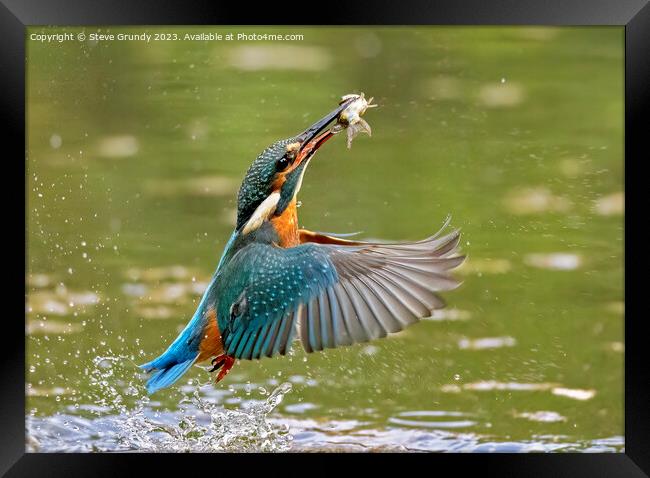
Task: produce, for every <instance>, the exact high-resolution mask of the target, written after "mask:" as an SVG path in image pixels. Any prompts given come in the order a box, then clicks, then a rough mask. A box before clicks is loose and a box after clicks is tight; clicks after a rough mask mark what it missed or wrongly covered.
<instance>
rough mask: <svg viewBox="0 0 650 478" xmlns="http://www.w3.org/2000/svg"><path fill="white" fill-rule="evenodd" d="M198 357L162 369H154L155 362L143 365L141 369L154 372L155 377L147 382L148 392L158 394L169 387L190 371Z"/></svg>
mask: <svg viewBox="0 0 650 478" xmlns="http://www.w3.org/2000/svg"><path fill="white" fill-rule="evenodd" d="M197 357H198V355H197ZM197 357H194V358H191V359H189V360H185V361H184V362H178V363H175V364H169V365H166V366H164V367H162V368H160V369H156V368H154V367H152V364H153V362H150V363H148V364H144V365H141V366H140V367H141V368H143V369H144V370H145V371H147V372H149V371H154V373H153V375H151V378H149V380H148V381H147V392H149V393H150V394H151V393H154V392H157V391H158V390H160V389H162V388H165V387H169V386H170V385H171V384H173V383H174V382H175V381H176V380H178V379H179V378H181V376H182V375H183V374H184V373H185V372H187V371H188V370H189V368H190V367H191V366H192V365H193V364H194V362H195V361H196V359H197ZM154 362H155V361H154Z"/></svg>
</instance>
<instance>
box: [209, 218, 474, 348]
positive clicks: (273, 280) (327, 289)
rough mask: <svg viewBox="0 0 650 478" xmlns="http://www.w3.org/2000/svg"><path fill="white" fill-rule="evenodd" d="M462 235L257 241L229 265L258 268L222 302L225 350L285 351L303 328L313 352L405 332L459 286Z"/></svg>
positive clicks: (305, 344) (305, 342) (305, 343)
mask: <svg viewBox="0 0 650 478" xmlns="http://www.w3.org/2000/svg"><path fill="white" fill-rule="evenodd" d="M459 240H460V233H459V232H458V231H453V232H451V233H449V234H447V235H445V236H442V237H440V232H439V233H438V234H436V235H435V236H432V237H430V238H428V239H425V240H423V241H419V242H412V243H397V244H378V243H359V242H355V243H352V244H351V245H348V244H323V243H305V244H302V245H300V246H297V247H293V248H288V249H282V248H279V247H274V246H270V245H262V244H254V245H250V246H248V247H247V248H246V250H245V251H244V250H242V251H241V255H240V256H239V257H235V258H233V261H231V263H229V264H228V268H230V267H233V271H235V270H237V269H238V268H239V267H241V266H242V265H243V264H248V265H249V267H248V268H247V269H248V271H250V272H249V273H248V274H246V279H245V280H244V281H243V282H242V283H241V293H240V294H239V295H237V298H236V300H235V301H234V302H233V301H230V303H227V304H223V306H220V311H221V314H220V329H221V330H222V340H223V343H224V348H225V351H226V353H227V354H228V355H231V356H233V357H236V358H242V359H253V358H255V359H257V358H261V357H262V356H267V357H271V356H273V355H275V354H278V353H279V354H283V355H284V354H285V353H286V352H287V350H288V348H289V346H290V344H291V341H292V339H293V336H294V333H295V331H296V330H299V335H300V339H301V342H302V345H303V347H304V348H305V350H306V351H307V352H313V351H317V350H323V349H324V348H334V347H338V346H342V345H350V344H353V343H357V342H366V341H368V340H372V339H375V338H378V337H384V336H386V334H388V333H393V332H398V331H400V330H402V329H404V328H405V327H407V326H409V325H411V324H413V323H415V322H417V321H418V320H419V319H421V318H423V317H428V316H430V315H431V313H432V312H433V310H435V309H439V308H441V307H443V306H444V302H443V301H442V299H441V298H440V297H439V296H438V295H437V294H436V292H438V291H443V290H450V289H453V288H455V287H457V286H458V285H459V283H458V282H457V281H456V280H455V279H453V278H452V277H451V276H450V275H449V272H448V271H449V270H450V269H453V268H454V267H456V266H458V265H459V264H460V263H461V262H462V261H463V260H464V256H459V255H458V254H457V247H458V242H459ZM239 270H241V269H239ZM224 275H227V274H226V271H224ZM224 278H225V277H224ZM226 308H228V309H227V310H226ZM222 314H223V315H222ZM224 316H225V317H226V318H225V320H223V322H222V319H221V317H224Z"/></svg>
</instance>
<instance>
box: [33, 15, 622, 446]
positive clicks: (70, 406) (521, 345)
mask: <svg viewBox="0 0 650 478" xmlns="http://www.w3.org/2000/svg"><path fill="white" fill-rule="evenodd" d="M97 31H101V32H102V33H113V34H116V35H117V34H118V33H142V32H145V31H146V32H148V33H150V34H151V35H153V34H155V33H162V32H168V33H176V34H177V35H178V36H179V37H182V36H183V35H184V34H185V33H193V34H197V33H201V32H220V33H223V34H226V33H229V32H246V33H253V32H254V33H260V34H261V33H272V34H277V33H282V34H286V33H292V34H302V35H304V39H303V40H301V41H236V40H235V41H184V40H182V39H179V40H176V41H151V42H150V43H146V42H142V41H105V42H103V41H99V42H98V41H91V40H85V41H67V42H62V43H41V42H37V41H30V40H29V38H28V40H27V52H28V58H27V109H28V111H27V113H28V114H27V133H28V138H27V148H28V157H27V173H28V176H27V178H26V180H27V206H28V217H27V228H28V244H27V254H28V275H27V280H28V283H27V286H26V287H27V289H26V290H27V297H26V340H27V351H28V357H27V361H28V364H27V366H28V369H27V370H26V381H27V383H28V386H27V390H26V393H27V396H28V403H27V410H26V414H27V415H28V416H29V417H31V418H34V419H36V418H38V419H39V420H42V421H41V422H40V423H41V425H40V427H41V428H39V430H42V429H43V428H45V429H46V428H47V427H48V425H47V424H48V423H49V422H48V419H49V418H52V419H54V418H55V417H59V416H61V415H62V414H63V415H65V416H67V417H69V416H77V415H79V416H87V417H90V418H92V417H93V416H96V415H102V416H106V415H108V416H111V413H113V412H114V409H112V408H111V407H112V406H113V405H114V403H113V402H114V400H115V397H116V396H119V397H120V398H119V400H120V402H121V403H123V404H126V406H127V407H128V406H131V404H134V403H135V402H136V401H137V400H139V399H140V398H141V397H142V395H143V393H144V392H143V388H142V378H141V377H140V375H139V374H138V371H137V369H136V366H135V364H139V363H143V362H144V361H147V360H149V359H151V358H153V357H155V356H157V355H158V354H159V353H160V352H161V351H162V350H163V349H164V348H166V347H167V345H168V344H169V342H170V341H171V340H172V339H173V338H174V337H175V336H176V334H177V332H178V331H179V329H180V328H181V327H182V326H184V325H185V323H186V322H187V320H188V319H189V317H190V316H191V315H192V313H193V311H194V309H195V307H196V305H197V302H198V299H199V298H200V294H201V293H202V291H203V288H204V287H205V286H206V283H207V281H208V279H209V277H210V275H211V274H212V272H213V270H214V268H215V266H216V264H217V262H218V259H219V256H220V254H221V251H222V248H223V247H224V245H225V242H226V240H227V239H228V237H229V236H230V233H231V231H232V228H233V225H234V219H235V207H236V202H235V201H236V192H237V188H238V186H239V182H240V180H241V178H242V176H243V174H244V172H245V171H246V169H247V167H248V166H249V164H250V163H251V162H252V161H253V159H254V158H255V157H256V156H257V154H259V152H261V151H262V149H264V148H265V147H266V146H268V145H269V144H270V143H272V142H273V141H275V140H277V139H280V138H284V137H289V136H291V135H294V134H296V133H298V132H300V131H301V130H302V129H304V128H305V127H306V126H307V125H309V124H311V123H312V122H313V121H315V120H316V119H318V118H320V117H321V116H322V115H323V114H325V113H327V112H328V111H330V110H331V109H332V107H333V106H335V105H336V103H337V101H338V99H339V98H340V96H341V95H344V94H347V93H351V92H361V91H363V92H365V93H366V96H374V97H375V102H376V103H378V104H379V105H381V107H380V108H376V109H373V110H369V111H368V113H367V115H366V119H367V120H368V122H369V123H370V124H371V126H372V128H373V136H372V138H368V137H366V136H362V137H360V138H358V139H357V140H356V141H355V143H354V144H353V147H352V149H351V150H347V149H346V147H345V141H343V140H342V139H335V140H334V141H332V142H331V143H330V144H328V145H327V147H325V148H323V149H322V150H321V151H320V152H319V153H318V156H317V159H316V160H315V161H313V162H312V164H311V166H310V169H309V171H308V173H307V174H306V177H305V181H304V184H303V187H302V191H301V194H300V200H301V201H302V206H301V208H300V210H299V214H300V223H301V226H304V227H307V228H309V229H313V230H320V231H333V232H353V231H363V234H362V237H366V238H382V239H391V240H414V239H420V238H423V237H425V236H427V235H430V234H431V233H433V232H435V231H437V229H438V228H439V227H440V226H441V224H442V223H443V221H444V219H445V217H446V216H447V215H448V214H451V215H452V225H453V226H455V227H460V228H462V231H463V240H462V247H463V250H464V251H465V252H466V253H468V255H469V260H468V261H467V262H466V264H465V265H464V266H463V267H462V269H460V270H459V272H458V275H459V276H460V277H462V278H463V280H464V283H463V285H462V286H461V287H460V288H459V289H458V290H456V291H453V292H450V293H446V294H445V298H446V300H447V302H448V304H449V305H448V308H447V309H445V310H444V311H442V312H441V313H440V314H439V315H437V316H435V317H434V318H433V320H425V321H423V322H422V323H420V324H418V325H415V326H413V327H412V328H410V329H407V330H406V331H405V332H403V333H400V334H397V335H396V336H394V337H391V338H389V339H387V340H383V341H377V342H373V343H371V344H361V345H357V346H353V347H349V348H345V349H341V350H333V351H327V352H326V353H322V354H314V355H309V356H306V355H305V354H304V353H303V351H302V350H301V349H300V347H299V346H296V347H295V348H294V351H295V352H294V354H293V355H292V356H291V357H286V358H278V359H267V360H263V361H261V362H241V363H240V364H239V365H237V366H236V367H235V368H234V369H233V372H231V374H230V375H229V376H228V378H227V379H226V380H225V382H223V383H220V384H219V385H217V386H216V389H215V388H214V387H212V386H211V385H209V384H207V385H204V386H202V387H201V389H200V394H201V395H202V396H206V397H208V398H209V399H210V400H212V401H215V402H217V403H219V404H224V405H225V406H226V407H230V408H237V407H240V406H242V404H243V403H245V402H246V400H247V399H248V398H250V397H252V396H254V395H255V393H254V392H251V390H257V388H256V387H266V388H269V389H270V388H272V386H273V385H274V384H277V383H279V382H282V381H287V380H288V381H291V382H293V384H294V390H293V391H292V392H291V393H290V394H288V395H287V396H286V398H285V400H284V402H283V404H282V406H280V407H278V409H276V411H275V412H274V414H275V416H276V417H279V418H282V419H287V420H289V419H292V420H293V419H296V420H299V423H302V425H300V426H302V427H304V428H305V429H309V425H308V424H306V423H307V422H305V420H311V422H309V423H314V424H315V425H313V426H314V427H316V428H318V427H321V428H322V429H327V430H330V428H331V431H330V432H328V433H329V435H328V436H331V437H334V438H332V439H333V440H335V439H336V436H337V435H343V434H345V435H346V437H347V438H346V440H348V441H354V440H357V441H358V443H359V444H370V445H372V444H373V443H374V442H373V440H376V437H377V436H382V433H387V432H388V431H391V430H392V432H391V433H394V431H395V430H403V431H404V434H403V435H400V434H397V435H391V437H394V436H397V440H398V441H399V440H400V438H399V437H401V436H403V437H404V442H408V440H409V437H410V436H411V435H409V433H410V432H412V431H413V430H416V431H421V432H423V433H436V432H437V431H440V430H443V431H445V432H451V433H452V434H454V435H453V436H466V435H467V434H471V435H472V436H475V437H477V440H478V441H479V442H481V441H485V440H489V441H490V442H494V443H528V442H531V441H538V442H543V443H572V444H574V447H573V449H586V450H589V449H592V448H593V447H594V446H596V445H598V444H601V445H602V444H603V443H604V445H602V447H603V449H611V450H617V451H620V450H622V449H623V445H624V443H623V439H622V435H623V355H624V345H623V314H624V302H623V235H624V231H623V213H624V211H623V202H624V201H623V198H624V191H623V40H624V38H623V29H622V28H618V27H616V28H614V27H602V28H601V27H598V28H594V27H589V28H543V27H531V28H527V27H526V28H525V27H506V28H504V27H498V28H496V27H480V28H479V27H469V28H459V27H421V28H420V27H419V28H303V27H291V28H288V27H287V28H250V27H227V28H222V27H217V28H206V27H201V28H198V27H197V28H194V27H187V28H167V27H164V28H162V27H161V28H152V27H147V28H144V27H142V28H121V27H120V28H113V27H102V28H94V27H93V28H88V27H87V28H49V29H48V28H46V29H44V28H40V27H39V28H30V29H29V31H28V37H29V34H30V33H62V32H69V33H73V34H77V33H79V32H84V33H86V34H87V35H88V34H89V33H91V32H97ZM97 357H120V358H121V360H122V364H123V366H122V368H120V370H119V371H116V372H115V373H114V374H113V375H112V376H111V377H109V378H108V379H107V380H109V381H110V382H111V384H112V386H114V387H115V390H116V392H115V393H114V396H112V397H107V396H103V395H102V394H103V392H102V391H98V389H97V387H96V383H94V382H93V380H92V378H93V371H94V370H95V368H96V366H97V363H100V361H98V360H97ZM187 378H188V379H189V380H191V379H194V383H196V380H197V379H198V380H199V381H200V383H202V384H205V383H206V382H207V381H208V380H209V377H208V374H207V373H206V372H205V371H204V370H201V369H200V368H198V367H195V368H194V370H192V371H191V373H189V374H188V377H187ZM184 381H185V382H187V381H186V380H185V379H184ZM102 390H103V389H102ZM123 390H129V392H125V393H122V391H123ZM260 393H261V392H260ZM181 395H182V392H181V391H179V388H178V387H176V388H174V389H171V390H166V391H163V392H160V393H159V394H156V395H154V396H153V397H152V402H151V403H150V404H149V405H148V407H150V408H151V409H152V410H166V411H168V412H171V413H172V414H173V413H175V410H177V406H178V403H179V400H180V397H181ZM109 398H110V400H109ZM99 405H102V407H103V408H102V407H100V406H99ZM179 415H180V412H179ZM341 421H344V422H346V423H348V422H349V423H352V424H353V425H352V426H351V427H350V428H349V429H346V431H345V432H343V431H336V427H333V428H332V427H330V428H328V425H327V424H332V423H339V422H341ZM63 428H65V427H63ZM368 430H371V431H372V432H368ZM68 431H69V430H68ZM357 432H358V433H357ZM31 433H32V434H34V435H35V436H36V438H37V439H38V440H40V441H41V442H44V441H47V438H46V437H44V436H41V437H40V438H39V437H38V433H39V432H38V431H37V430H32V432H31ZM355 433H356V435H355ZM463 434H465V435H463ZM354 437H356V438H354ZM373 437H375V438H373ZM391 440H393V438H391ZM599 440H600V441H599ZM602 440H605V441H602ZM301 443H303V445H305V446H309V445H310V439H309V436H308V435H305V437H303V439H302V441H301ZM382 443H383V442H382ZM452 443H453V442H452ZM384 444H386V443H384ZM391 444H393V443H391ZM394 444H395V445H400V443H394ZM575 444H577V445H575ZM314 446H316V445H314ZM318 446H319V447H320V446H326V445H323V444H322V443H320V442H319V444H318ZM408 446H409V447H410V448H415V449H417V448H419V447H418V445H417V444H414V443H409V445H408ZM55 448H56V447H55ZM59 448H65V446H64V445H61V446H60V447H59ZM109 448H110V447H109ZM424 448H426V447H424ZM559 448H561V447H559Z"/></svg>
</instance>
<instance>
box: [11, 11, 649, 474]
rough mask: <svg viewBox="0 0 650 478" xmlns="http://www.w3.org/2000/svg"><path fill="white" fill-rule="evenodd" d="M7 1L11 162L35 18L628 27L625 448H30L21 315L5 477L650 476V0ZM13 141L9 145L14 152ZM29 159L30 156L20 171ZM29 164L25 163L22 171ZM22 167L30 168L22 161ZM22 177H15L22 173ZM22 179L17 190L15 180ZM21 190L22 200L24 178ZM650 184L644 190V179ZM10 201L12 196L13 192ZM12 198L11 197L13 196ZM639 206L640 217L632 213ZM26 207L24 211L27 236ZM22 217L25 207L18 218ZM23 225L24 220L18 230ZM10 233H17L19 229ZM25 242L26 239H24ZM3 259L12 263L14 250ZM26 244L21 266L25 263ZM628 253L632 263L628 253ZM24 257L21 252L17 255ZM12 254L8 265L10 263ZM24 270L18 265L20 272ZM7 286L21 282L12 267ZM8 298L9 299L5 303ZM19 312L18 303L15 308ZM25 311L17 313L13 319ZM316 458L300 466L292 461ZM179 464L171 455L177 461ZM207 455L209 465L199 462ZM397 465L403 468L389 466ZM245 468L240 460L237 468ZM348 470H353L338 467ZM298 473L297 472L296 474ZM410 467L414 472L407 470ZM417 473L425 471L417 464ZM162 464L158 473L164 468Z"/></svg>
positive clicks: (15, 336) (59, 21)
mask: <svg viewBox="0 0 650 478" xmlns="http://www.w3.org/2000/svg"><path fill="white" fill-rule="evenodd" d="M0 3H1V5H0V32H2V36H1V37H0V38H1V41H0V58H1V59H2V60H1V67H2V73H1V74H0V97H1V98H2V107H1V108H0V111H1V112H2V116H3V117H4V128H3V129H4V132H5V133H6V136H5V138H6V140H5V142H4V143H3V144H4V146H5V151H6V152H5V153H4V156H5V158H4V159H5V160H4V162H3V165H4V167H5V169H6V168H7V167H8V166H13V165H16V164H18V163H19V161H20V158H21V157H22V158H24V159H25V161H26V158H25V151H26V148H25V140H24V138H25V101H24V98H25V31H26V26H31V25H166V24H178V25H188V24H196V25H200V24H237V25H274V24H277V25H284V24H287V23H291V24H299V25H313V24H316V23H318V24H332V25H336V24H343V25H362V24H363V25H367V24H376V25H407V24H419V25H460V24H462V25H475V24H476V25H519V24H522V25H619V26H621V27H624V28H625V165H626V168H625V172H626V174H625V195H626V214H625V232H626V234H625V248H626V249H625V250H626V252H627V254H625V256H626V265H625V277H626V281H625V285H626V287H625V290H626V294H625V297H626V300H625V302H626V311H627V314H626V321H625V453H624V454H545V455H540V454H528V455H515V454H495V455H491V454H476V455H471V456H468V455H462V456H461V455H454V454H444V455H431V454H416V455H412V454H408V455H399V456H396V455H388V454H386V455H384V454H382V455H373V456H369V455H356V454H350V455H332V454H306V455H301V456H300V457H297V456H296V455H294V454H279V455H256V457H255V458H254V459H252V457H250V456H247V455H246V456H240V455H223V454H222V455H220V456H218V457H214V456H212V455H198V456H197V455H192V456H187V455H185V456H182V455H179V456H172V455H167V454H157V455H151V454H117V453H116V454H47V453H34V454H29V453H25V421H24V420H25V341H23V340H20V339H19V337H20V336H21V334H23V333H24V328H23V326H22V325H21V324H20V323H19V321H17V320H16V317H15V315H14V314H13V313H9V314H6V317H5V318H4V321H3V325H4V327H5V330H4V334H3V340H2V348H1V349H0V350H2V352H4V353H3V354H2V360H0V367H1V368H2V389H3V390H2V392H3V393H2V394H1V395H0V401H1V402H2V407H0V424H2V433H0V440H1V445H0V473H6V476H21V477H22V476H67V477H72V476H111V475H112V476H116V475H119V474H120V473H122V474H128V475H130V474H134V473H135V467H138V468H139V467H140V466H144V467H145V468H141V469H142V470H144V469H146V467H148V466H157V467H165V469H167V470H169V471H171V470H172V466H174V465H180V466H181V467H182V470H184V471H182V472H183V473H208V472H209V473H229V471H228V468H231V470H233V471H236V470H238V471H239V473H244V474H245V475H249V474H252V473H255V471H254V470H253V469H252V468H253V467H252V466H251V465H254V467H255V468H258V467H263V468H264V469H265V470H266V472H265V473H266V474H268V472H269V471H270V472H271V473H272V474H282V475H287V474H289V475H290V474H292V473H295V474H298V473H300V474H301V475H304V474H305V473H309V474H313V473H314V472H316V473H319V472H320V473H328V474H331V473H338V472H339V471H338V470H340V471H343V469H351V466H352V465H351V463H350V461H351V460H355V461H357V460H358V463H356V464H355V465H358V466H361V467H363V468H362V469H363V473H368V474H370V473H376V472H377V471H381V470H382V469H384V468H386V467H387V466H389V463H388V461H387V460H391V461H392V460H394V459H397V460H400V461H401V460H404V461H411V460H414V463H413V464H412V465H408V466H417V467H418V468H417V470H423V471H426V472H427V474H434V473H439V472H442V471H438V470H440V468H439V467H440V465H443V464H444V465H448V466H450V467H452V469H453V470H454V471H453V472H454V473H456V474H457V473H460V474H465V473H466V472H468V471H473V470H476V471H477V472H482V473H485V472H488V473H489V474H490V475H496V476H528V477H534V476H554V477H559V476H571V477H579V476H586V477H587V476H588V477H597V476H608V477H609V476H648V474H649V473H650V440H649V439H648V438H649V436H650V411H649V409H650V407H649V405H650V387H649V386H648V385H649V384H650V372H649V371H648V367H647V366H646V364H647V358H646V357H645V354H644V352H645V346H647V344H646V343H645V342H646V341H647V339H646V337H647V335H645V334H644V333H643V332H642V329H643V325H644V324H643V322H644V319H645V315H647V312H645V313H643V312H639V313H637V311H641V310H642V309H641V300H642V299H641V297H642V295H641V287H643V286H644V285H645V284H644V283H643V282H642V281H641V280H635V279H634V278H631V276H632V271H633V270H634V269H635V268H640V267H643V265H644V264H645V263H646V261H644V260H643V259H645V258H646V257H639V254H641V255H643V251H644V249H646V247H647V246H646V247H644V245H642V244H640V241H641V240H643V239H644V237H645V236H644V234H643V233H642V232H641V231H637V229H638V228H639V227H643V225H645V224H644V223H646V224H647V219H645V218H644V216H642V214H643V213H644V209H645V208H644V207H643V206H642V205H641V204H643V202H642V201H643V199H645V198H644V197H643V190H644V188H643V186H642V181H643V182H645V179H644V175H642V174H639V173H638V170H639V168H640V163H641V161H642V160H643V158H644V157H645V158H648V153H647V151H644V150H643V143H644V140H645V139H646V137H647V136H648V132H649V130H650V128H649V127H648V125H649V124H650V121H649V120H648V116H647V112H648V100H649V98H650V6H649V5H648V2H647V1H646V0H571V1H569V0H545V1H536V0H499V1H490V2H486V1H481V0H463V1H461V0H444V1H435V2H427V1H425V0H419V1H413V0H409V1H402V2H399V4H396V3H395V2H390V1H388V0H383V1H377V2H373V3H372V4H370V3H366V4H363V3H361V2H345V3H341V4H334V3H331V2H330V3H324V4H320V5H318V4H313V5H309V4H306V3H304V2H303V3H302V4H300V3H295V4H293V5H291V4H284V5H280V4H278V3H277V2H270V3H268V4H265V3H260V2H255V3H254V4H244V3H243V2H241V3H240V4H238V3H237V2H228V3H225V2H218V1H217V0H212V1H209V0H201V1H191V2H190V1H184V2H180V1H178V2H172V1H162V0H157V1H156V0H147V1H137V2H136V1H134V0H131V1H129V0H114V1H110V0H102V1H99V0H68V1H64V0H29V1H27V0H1V2H0ZM7 146H9V147H8V148H7ZM25 164H26V163H23V167H24V166H25ZM18 169H21V168H18ZM23 169H24V168H23ZM15 174H18V172H16V173H15ZM5 179H7V181H4V183H5V184H4V186H5V187H3V190H4V191H5V202H4V204H5V205H9V206H10V207H8V208H5V218H6V216H8V215H7V214H6V212H12V211H11V210H13V209H15V210H19V208H12V207H11V205H12V203H13V201H15V199H14V198H15V197H16V195H17V194H19V192H18V191H19V190H20V189H21V183H20V182H19V181H18V180H16V181H13V178H12V177H8V176H5ZM12 187H15V188H16V189H17V190H18V191H16V193H15V194H16V195H14V193H13V191H11V188H12ZM22 188H23V191H22V194H23V197H24V198H25V197H26V190H25V183H22ZM646 188H647V186H646ZM10 198H11V199H10ZM10 200H12V202H9V201H10ZM637 212H638V213H639V218H638V219H637V216H636V213H637ZM26 214H27V211H26V210H25V214H24V215H23V217H22V220H23V221H24V222H23V225H24V227H23V231H25V235H27V229H26ZM15 217H16V221H17V222H18V221H19V220H20V219H18V214H16V215H15ZM17 228H20V226H17ZM11 230H13V231H15V230H17V229H13V228H12V229H9V227H8V226H7V227H6V231H7V232H6V233H5V237H7V238H13V237H16V240H19V234H15V232H14V233H13V234H9V231H11ZM9 236H11V237H9ZM25 239H26V237H25ZM3 252H4V256H5V259H13V258H14V256H17V254H13V253H12V252H11V250H10V249H9V246H7V248H6V249H4V251H3ZM26 254H27V251H26V249H25V262H24V263H23V266H24V269H23V270H24V271H26V265H27V257H26ZM628 258H629V259H630V260H629V261H628ZM16 261H17V259H16ZM8 262H9V261H5V264H7V263H8ZM628 266H629V267H628ZM18 267H19V266H18V265H16V268H18ZM8 272H9V271H8V270H7V271H6V274H7V275H6V277H7V281H8V283H9V284H11V283H17V282H18V280H17V279H15V278H14V276H13V275H9V274H8ZM6 290H7V292H9V293H8V294H7V295H6V296H5V301H6V302H9V303H10V304H12V306H13V304H14V303H15V304H16V306H15V307H16V309H18V308H19V307H20V308H23V310H24V305H23V304H21V303H20V299H19V295H20V294H18V293H17V292H16V293H15V294H14V293H12V292H13V290H11V289H10V288H7V289H6ZM9 298H10V300H7V299H9ZM11 312H13V307H11ZM19 313H20V312H19V311H16V315H18V314H19ZM296 459H299V460H300V461H301V462H302V461H303V460H308V461H312V460H313V461H320V462H322V465H323V466H318V463H309V464H306V463H305V464H304V465H303V466H296V465H295V462H294V460H296ZM172 460H173V462H172ZM200 460H210V461H204V464H203V463H202V464H199V461H200ZM392 465H394V466H404V465H405V464H402V463H393V464H392ZM235 467H238V468H235ZM342 467H345V468H342ZM292 470H295V471H292ZM405 471H407V472H408V471H411V469H408V468H407V469H405ZM413 471H415V472H416V473H419V472H420V471H416V470H413ZM157 472H158V471H156V473H157Z"/></svg>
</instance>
